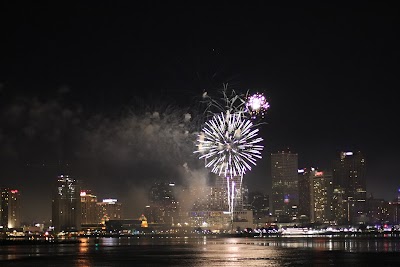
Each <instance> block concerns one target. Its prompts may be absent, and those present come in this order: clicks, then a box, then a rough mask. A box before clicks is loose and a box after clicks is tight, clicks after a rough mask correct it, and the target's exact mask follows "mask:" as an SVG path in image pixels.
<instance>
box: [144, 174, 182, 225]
mask: <svg viewBox="0 0 400 267" xmlns="http://www.w3.org/2000/svg"><path fill="white" fill-rule="evenodd" d="M149 202H150V203H149V205H148V207H147V210H146V212H147V214H146V217H147V220H148V221H149V222H150V223H165V224H170V225H172V224H174V223H175V222H176V221H177V220H178V218H179V216H180V212H179V202H178V201H177V199H176V192H175V183H172V182H171V183H168V182H155V183H154V184H153V186H152V187H151V188H150V192H149Z"/></svg>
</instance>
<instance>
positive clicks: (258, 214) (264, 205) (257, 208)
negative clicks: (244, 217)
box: [249, 192, 269, 223]
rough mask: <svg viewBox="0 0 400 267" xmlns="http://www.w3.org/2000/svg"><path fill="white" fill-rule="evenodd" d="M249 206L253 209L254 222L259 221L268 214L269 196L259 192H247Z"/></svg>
mask: <svg viewBox="0 0 400 267" xmlns="http://www.w3.org/2000/svg"><path fill="white" fill-rule="evenodd" d="M249 206H250V209H251V210H252V211H253V217H254V222H255V223H259V222H261V221H263V219H264V218H266V217H268V216H269V196H268V195H267V194H265V193H261V192H251V193H249Z"/></svg>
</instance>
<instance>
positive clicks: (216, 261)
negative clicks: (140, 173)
mask: <svg viewBox="0 0 400 267" xmlns="http://www.w3.org/2000/svg"><path fill="white" fill-rule="evenodd" d="M82 241H83V242H82V243H78V244H53V245H51V244H45V245H43V244H39V245H2V246H0V266H1V267H3V266H41V267H43V266H77V267H89V266H185V267H194V266H208V267H210V266H400V238H335V237H312V238H311V237H308V238H307V237H295V238H293V237H292V238H287V237H282V238H213V237H195V238H194V237H190V238H183V237H180V238H176V237H174V238H166V237H164V238H161V237H154V238H151V237H146V238H143V237H141V238H136V237H131V238H127V237H125V238H101V239H97V240H95V239H94V238H83V239H82Z"/></svg>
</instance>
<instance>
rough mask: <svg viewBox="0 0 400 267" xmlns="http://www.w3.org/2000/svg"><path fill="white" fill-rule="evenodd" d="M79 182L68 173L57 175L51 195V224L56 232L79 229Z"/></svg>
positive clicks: (80, 217) (80, 215) (80, 216)
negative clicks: (55, 184) (53, 191)
mask: <svg viewBox="0 0 400 267" xmlns="http://www.w3.org/2000/svg"><path fill="white" fill-rule="evenodd" d="M80 191H81V190H80V185H79V182H78V181H77V180H76V179H74V178H72V177H70V176H69V175H60V176H58V180H57V186H56V190H55V194H54V197H53V201H52V204H53V207H52V208H53V211H52V218H53V226H54V231H55V232H56V233H58V232H61V231H66V232H69V231H77V230H80V229H81V219H82V214H81V197H80Z"/></svg>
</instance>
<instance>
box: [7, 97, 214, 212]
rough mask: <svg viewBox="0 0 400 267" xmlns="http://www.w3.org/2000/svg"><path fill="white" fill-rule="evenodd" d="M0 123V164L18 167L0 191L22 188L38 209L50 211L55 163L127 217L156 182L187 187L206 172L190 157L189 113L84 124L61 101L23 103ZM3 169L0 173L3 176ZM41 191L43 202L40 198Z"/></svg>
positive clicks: (163, 111) (157, 109) (136, 114)
mask: <svg viewBox="0 0 400 267" xmlns="http://www.w3.org/2000/svg"><path fill="white" fill-rule="evenodd" d="M61 91H62V92H61V93H62V94H66V93H68V90H66V89H63V90H61ZM0 119H1V125H2V127H1V128H0V148H1V152H0V157H1V158H2V159H8V160H11V159H12V160H13V161H15V162H17V164H15V169H18V171H14V172H13V171H12V170H11V171H8V172H7V177H8V178H10V179H11V180H8V181H7V183H6V184H5V183H4V181H1V185H2V186H12V187H18V188H22V189H24V188H26V190H22V191H23V192H27V193H26V194H25V195H24V196H25V197H24V198H25V200H26V202H27V203H29V202H31V201H30V199H35V201H36V202H35V203H36V204H37V205H38V206H44V207H47V206H49V205H50V203H51V201H50V195H51V192H52V190H53V188H51V185H52V184H53V182H54V179H55V177H57V175H58V174H59V173H60V171H61V168H58V167H59V166H58V165H57V164H56V165H57V166H56V167H55V168H52V169H49V168H50V167H51V166H54V164H53V165H52V164H49V163H53V162H68V163H69V164H68V167H67V168H62V171H63V172H64V173H66V172H68V173H69V174H70V175H72V176H74V177H76V178H77V179H79V180H82V181H83V182H84V186H85V189H90V190H91V191H92V192H93V193H94V194H95V195H97V196H98V199H99V200H100V201H101V199H102V198H109V197H111V198H118V199H119V200H120V201H121V202H123V204H124V206H125V210H128V213H127V215H128V216H131V215H132V212H133V211H135V212H137V213H139V212H140V211H141V210H143V208H144V206H143V204H145V202H146V201H147V196H148V189H149V187H150V186H151V185H152V183H153V182H154V181H155V180H158V181H159V180H164V181H173V182H175V183H176V184H177V185H182V186H188V185H189V184H196V185H199V184H204V183H203V182H202V181H200V180H201V179H202V180H205V179H207V177H206V175H205V176H203V175H200V173H197V171H193V172H188V169H193V170H197V169H204V167H203V166H201V165H200V164H199V161H198V160H197V159H196V157H195V156H194V155H193V148H194V146H195V140H196V136H197V134H198V133H197V132H196V131H195V130H196V129H197V128H198V127H197V124H196V123H197V122H196V115H195V114H193V113H192V112H189V110H188V109H180V108H176V107H173V106H153V107H143V108H142V107H140V108H136V109H135V110H130V111H128V112H126V113H125V114H123V115H118V116H108V115H104V114H97V115H90V116H89V115H88V114H86V113H84V112H83V111H82V109H81V108H79V107H75V108H72V107H70V106H68V107H67V105H65V104H63V103H62V101H60V100H59V99H51V100H47V101H43V100H38V99H36V98H34V99H27V98H24V99H22V98H21V99H18V101H15V102H13V103H10V104H8V105H7V106H3V107H2V108H1V110H0ZM3 163H4V161H3ZM9 166H11V165H8V166H5V165H4V166H3V168H2V169H3V171H2V173H3V176H5V175H4V173H6V172H5V170H6V168H5V167H9ZM21 166H25V167H23V168H21ZM26 166H28V167H26ZM49 166H50V167H49ZM64 167H65V166H64ZM24 177H25V178H29V179H23V178H24ZM10 181H12V182H10ZM37 181H40V184H41V186H39V185H38V183H37ZM43 190H45V191H47V192H49V194H48V195H49V196H46V197H45V196H44V195H43V194H42V195H41V194H40V192H42V191H43ZM39 200H40V201H43V202H42V203H39ZM28 213H29V212H28ZM48 213H49V214H50V213H51V212H50V210H49V211H48ZM49 214H46V216H45V217H47V218H49V217H50V216H49ZM28 215H29V216H32V217H33V216H36V214H34V215H33V214H28Z"/></svg>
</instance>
